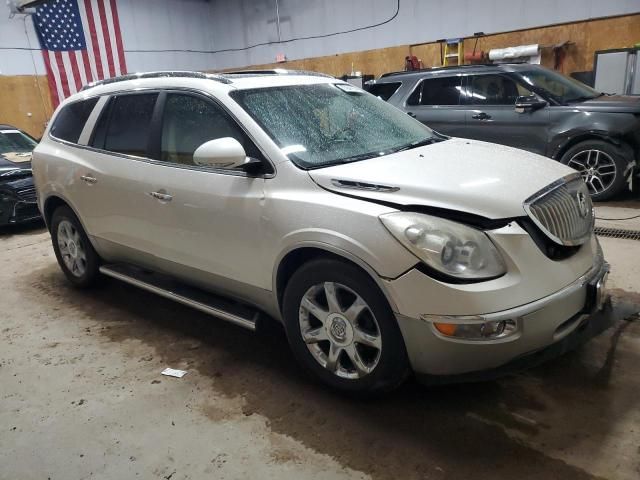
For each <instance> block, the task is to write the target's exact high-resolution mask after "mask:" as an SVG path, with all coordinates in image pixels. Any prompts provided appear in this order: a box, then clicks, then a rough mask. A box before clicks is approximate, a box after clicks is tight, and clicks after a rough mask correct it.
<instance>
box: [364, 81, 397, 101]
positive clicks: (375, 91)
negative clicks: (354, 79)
mask: <svg viewBox="0 0 640 480" xmlns="http://www.w3.org/2000/svg"><path fill="white" fill-rule="evenodd" d="M398 88H400V82H389V83H374V84H373V85H371V86H370V87H369V88H368V89H367V91H368V92H369V93H370V94H371V95H374V96H376V97H380V98H381V99H382V100H384V101H387V100H389V99H390V98H391V97H392V96H393V94H394V93H396V91H397V90H398Z"/></svg>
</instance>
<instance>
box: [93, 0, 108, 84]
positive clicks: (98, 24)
mask: <svg viewBox="0 0 640 480" xmlns="http://www.w3.org/2000/svg"><path fill="white" fill-rule="evenodd" d="M102 1H104V0H99V1H98V0H91V11H92V12H93V25H94V28H95V29H96V35H97V38H98V50H99V52H100V63H102V78H103V79H104V78H109V77H110V75H109V61H108V60H107V50H106V47H105V45H106V44H105V41H104V32H103V31H102V21H101V20H100V9H99V6H98V5H99V4H100V2H102Z"/></svg>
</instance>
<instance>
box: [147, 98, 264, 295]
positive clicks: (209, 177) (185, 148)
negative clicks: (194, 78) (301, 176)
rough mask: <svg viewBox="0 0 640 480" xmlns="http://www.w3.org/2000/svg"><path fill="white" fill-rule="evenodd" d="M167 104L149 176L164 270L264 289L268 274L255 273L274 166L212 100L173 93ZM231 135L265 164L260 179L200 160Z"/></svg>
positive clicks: (251, 155)
mask: <svg viewBox="0 0 640 480" xmlns="http://www.w3.org/2000/svg"><path fill="white" fill-rule="evenodd" d="M160 102H161V104H162V107H161V108H162V110H163V111H162V117H161V120H160V122H159V126H158V128H159V130H160V131H159V142H158V144H157V145H156V147H155V152H154V153H153V154H152V156H153V157H154V159H155V160H156V161H155V162H153V163H152V164H151V165H150V175H149V181H150V182H151V191H150V192H149V193H150V194H151V195H152V196H153V200H152V202H153V204H154V205H153V208H152V209H151V211H150V212H149V215H150V221H151V222H152V223H153V231H154V232H156V234H157V238H156V239H155V240H154V241H155V243H156V245H157V246H158V250H157V255H158V256H159V257H161V260H162V261H163V262H162V263H163V269H164V270H168V271H169V273H173V274H175V275H177V276H188V277H189V279H190V280H196V281H197V280H198V278H201V279H202V280H203V281H205V282H210V280H211V275H213V276H215V277H217V278H218V279H223V278H224V279H227V280H232V281H233V280H235V281H238V282H242V283H245V284H251V285H256V283H257V282H258V280H256V279H257V278H258V277H260V276H259V275H255V269H256V268H259V265H260V262H261V258H264V255H262V251H263V247H262V245H263V242H262V236H261V234H260V231H261V224H262V222H264V219H263V217H262V204H263V199H264V184H265V181H266V180H265V174H266V173H268V171H269V168H270V164H269V162H267V161H266V159H265V158H264V157H263V156H262V153H261V152H260V151H259V150H258V149H257V147H256V146H255V144H254V143H253V142H252V141H251V139H249V137H248V136H247V134H246V133H245V132H244V130H243V129H242V128H240V127H239V125H238V124H237V123H236V122H235V120H234V119H233V118H232V117H231V116H230V115H229V114H228V113H227V112H226V111H225V110H224V109H223V108H222V107H221V106H220V105H218V104H217V103H216V102H214V101H212V100H211V99H209V98H208V97H206V96H201V95H198V94H196V93H186V92H166V93H164V94H162V97H161V99H160ZM225 137H232V138H235V139H236V140H238V141H239V142H240V143H241V144H242V145H243V147H244V149H245V152H246V153H247V155H248V156H250V157H254V158H259V159H262V160H264V162H265V163H264V165H265V168H264V169H263V172H262V173H261V174H259V175H254V176H252V175H248V174H247V173H244V172H242V171H239V170H233V169H223V168H218V169H215V168H211V167H203V166H199V165H197V164H196V163H195V162H194V159H193V153H194V151H195V150H196V149H197V148H198V147H199V146H200V145H202V144H203V143H205V142H207V141H210V140H215V139H218V138H225ZM154 192H155V194H157V195H155V194H154ZM199 273H200V275H199ZM207 275H208V276H209V277H207ZM262 277H264V276H262ZM225 281H226V280H225ZM261 287H263V288H270V286H267V285H261Z"/></svg>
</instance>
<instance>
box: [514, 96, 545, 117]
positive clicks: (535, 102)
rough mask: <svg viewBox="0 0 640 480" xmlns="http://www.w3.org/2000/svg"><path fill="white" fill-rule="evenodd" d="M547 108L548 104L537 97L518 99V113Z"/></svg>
mask: <svg viewBox="0 0 640 480" xmlns="http://www.w3.org/2000/svg"><path fill="white" fill-rule="evenodd" d="M546 106H547V102H545V101H544V100H540V98H538V97H537V96H536V95H527V96H523V97H518V98H517V99H516V112H518V113H525V112H533V111H535V110H538V109H540V108H544V107H546Z"/></svg>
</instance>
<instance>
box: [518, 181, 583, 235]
mask: <svg viewBox="0 0 640 480" xmlns="http://www.w3.org/2000/svg"><path fill="white" fill-rule="evenodd" d="M524 209H525V211H526V212H527V214H528V215H529V217H530V218H531V220H533V222H534V223H535V224H536V225H537V226H538V227H539V228H540V229H541V230H542V231H543V233H544V234H545V235H547V236H548V237H549V238H550V239H551V240H553V241H554V242H556V243H559V244H560V245H581V244H583V243H584V242H586V241H587V240H588V239H589V237H590V236H591V233H592V232H593V225H594V215H593V204H592V203H591V197H590V196H589V190H588V188H587V186H586V185H585V183H584V181H582V179H581V178H580V176H579V175H575V174H573V175H570V176H568V177H565V178H563V179H561V180H559V181H558V182H555V183H552V184H551V185H549V186H548V187H546V188H544V189H542V190H540V191H539V192H537V193H536V194H534V195H532V196H531V197H530V198H528V199H527V200H526V201H525V203H524Z"/></svg>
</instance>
